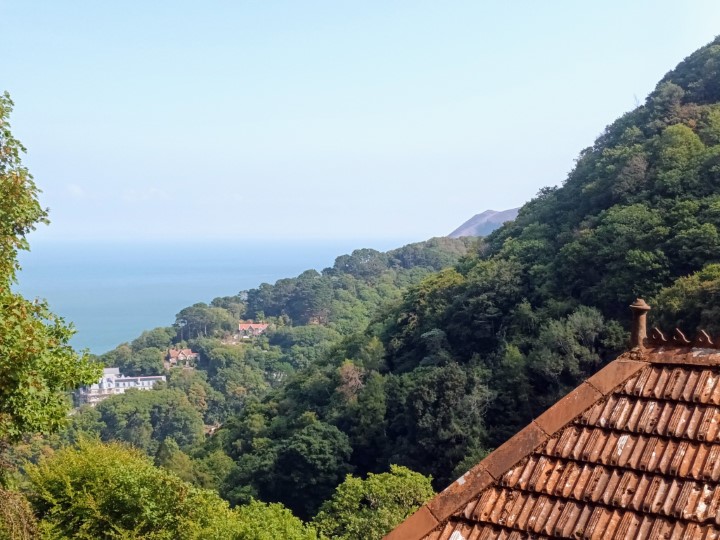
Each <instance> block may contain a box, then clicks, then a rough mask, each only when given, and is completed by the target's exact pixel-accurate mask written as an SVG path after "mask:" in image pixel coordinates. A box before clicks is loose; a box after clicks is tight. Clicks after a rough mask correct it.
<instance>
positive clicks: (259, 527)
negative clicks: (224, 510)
mask: <svg viewBox="0 0 720 540" xmlns="http://www.w3.org/2000/svg"><path fill="white" fill-rule="evenodd" d="M235 513H236V514H237V516H238V521H239V522H240V527H239V529H238V532H237V536H236V537H235V538H236V539H237V540H276V539H279V538H282V539H283V540H316V539H318V538H319V536H318V534H317V533H316V532H315V529H314V528H313V527H310V526H306V525H304V524H303V522H302V521H300V520H299V519H298V518H296V517H295V516H293V515H292V512H290V511H289V510H288V509H287V508H284V507H283V506H282V505H281V504H277V503H275V504H265V503H262V502H260V501H251V502H250V503H248V504H246V505H244V506H239V507H237V508H236V509H235Z"/></svg>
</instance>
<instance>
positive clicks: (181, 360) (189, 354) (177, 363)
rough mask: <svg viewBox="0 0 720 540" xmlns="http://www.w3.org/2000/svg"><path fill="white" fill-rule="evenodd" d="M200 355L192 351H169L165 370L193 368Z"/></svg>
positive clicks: (166, 356)
mask: <svg viewBox="0 0 720 540" xmlns="http://www.w3.org/2000/svg"><path fill="white" fill-rule="evenodd" d="M199 357H200V355H199V354H198V353H196V352H193V351H192V349H168V352H167V354H166V355H165V369H170V368H174V367H185V368H189V367H192V366H193V365H194V364H195V363H196V362H197V360H198V358H199Z"/></svg>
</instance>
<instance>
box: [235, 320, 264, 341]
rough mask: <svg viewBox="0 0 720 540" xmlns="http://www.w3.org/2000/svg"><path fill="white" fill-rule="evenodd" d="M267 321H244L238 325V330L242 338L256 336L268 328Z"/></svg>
mask: <svg viewBox="0 0 720 540" xmlns="http://www.w3.org/2000/svg"><path fill="white" fill-rule="evenodd" d="M268 326H269V325H268V324H267V323H256V322H252V321H250V322H244V323H242V322H241V323H240V325H239V326H238V332H239V334H240V337H241V338H242V339H250V338H252V337H257V336H259V335H261V334H263V333H264V332H265V330H267V328H268Z"/></svg>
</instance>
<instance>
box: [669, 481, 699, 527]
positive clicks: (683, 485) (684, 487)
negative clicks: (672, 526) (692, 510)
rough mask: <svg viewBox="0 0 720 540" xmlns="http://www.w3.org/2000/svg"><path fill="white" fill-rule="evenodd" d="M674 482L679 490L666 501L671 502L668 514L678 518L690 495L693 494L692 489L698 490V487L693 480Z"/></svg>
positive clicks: (683, 511)
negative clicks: (671, 498)
mask: <svg viewBox="0 0 720 540" xmlns="http://www.w3.org/2000/svg"><path fill="white" fill-rule="evenodd" d="M674 484H675V485H676V486H677V487H678V490H679V492H678V494H677V496H676V497H673V500H672V501H668V502H669V503H671V504H670V505H669V510H670V515H672V516H673V517H676V518H679V517H683V514H684V513H685V511H686V509H687V507H688V503H689V501H690V497H691V496H692V495H693V493H694V491H696V490H699V488H698V486H697V484H695V482H678V481H676V482H674Z"/></svg>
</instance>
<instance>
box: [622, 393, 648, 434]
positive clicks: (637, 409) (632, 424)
mask: <svg viewBox="0 0 720 540" xmlns="http://www.w3.org/2000/svg"><path fill="white" fill-rule="evenodd" d="M644 405H645V402H644V401H642V400H639V399H638V400H636V401H635V402H634V403H633V407H632V411H630V416H629V417H628V418H627V420H626V422H625V424H618V426H617V428H618V429H626V430H628V431H638V422H639V421H640V417H641V416H642V413H643V410H644Z"/></svg>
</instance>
